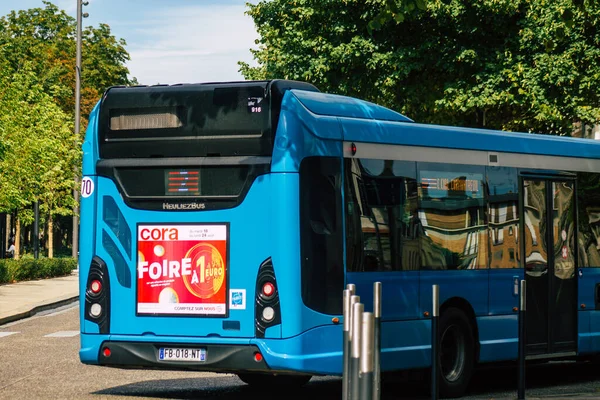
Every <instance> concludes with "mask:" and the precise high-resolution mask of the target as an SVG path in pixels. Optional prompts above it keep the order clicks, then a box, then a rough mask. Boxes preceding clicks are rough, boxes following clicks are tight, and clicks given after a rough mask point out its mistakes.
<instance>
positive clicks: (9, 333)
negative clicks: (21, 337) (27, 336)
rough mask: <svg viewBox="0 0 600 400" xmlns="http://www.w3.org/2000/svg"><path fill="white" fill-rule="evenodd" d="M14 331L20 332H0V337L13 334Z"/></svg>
mask: <svg viewBox="0 0 600 400" xmlns="http://www.w3.org/2000/svg"><path fill="white" fill-rule="evenodd" d="M15 333H21V332H0V338H1V337H5V336H10V335H14V334H15Z"/></svg>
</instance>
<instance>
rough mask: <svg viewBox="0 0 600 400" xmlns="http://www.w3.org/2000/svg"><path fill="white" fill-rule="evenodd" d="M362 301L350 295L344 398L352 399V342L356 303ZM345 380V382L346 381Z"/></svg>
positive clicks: (358, 297) (346, 399) (343, 383)
mask: <svg viewBox="0 0 600 400" xmlns="http://www.w3.org/2000/svg"><path fill="white" fill-rule="evenodd" d="M359 303H360V296H355V295H351V296H350V306H349V307H348V344H347V346H348V347H347V348H344V350H345V351H346V355H344V358H347V359H348V370H347V371H346V372H347V374H346V379H344V378H343V377H342V385H345V393H346V398H345V399H344V400H350V399H351V398H352V393H351V390H352V361H351V360H352V342H353V340H352V339H353V336H354V330H353V326H354V322H353V321H354V305H355V304H359ZM345 325H346V321H345V320H344V326H345ZM344 381H345V382H344ZM343 395H344V388H342V396H343Z"/></svg>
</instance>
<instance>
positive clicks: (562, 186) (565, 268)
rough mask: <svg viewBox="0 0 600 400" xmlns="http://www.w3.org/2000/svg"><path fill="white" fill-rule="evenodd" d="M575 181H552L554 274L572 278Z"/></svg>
mask: <svg viewBox="0 0 600 400" xmlns="http://www.w3.org/2000/svg"><path fill="white" fill-rule="evenodd" d="M573 186H574V183H573V182H552V193H553V204H552V220H553V223H552V229H553V237H554V276H556V277H557V278H559V279H571V278H573V277H574V276H575V255H574V254H573V252H572V251H571V249H574V248H575V246H574V239H575V220H574V215H575V212H574V211H575V210H574V209H573V206H574V204H573Z"/></svg>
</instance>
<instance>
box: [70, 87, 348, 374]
mask: <svg viewBox="0 0 600 400" xmlns="http://www.w3.org/2000/svg"><path fill="white" fill-rule="evenodd" d="M290 88H296V89H300V90H309V91H316V89H315V88H314V87H313V86H311V85H308V84H303V83H299V82H290V81H266V82H241V83H227V84H193V85H173V86H151V87H129V88H125V87H115V88H111V89H109V90H108V91H107V92H106V93H105V94H104V96H103V98H102V100H101V101H100V102H99V104H98V105H97V107H96V108H95V109H94V111H93V112H92V115H91V117H90V125H89V128H88V130H87V133H86V139H85V142H84V145H83V151H84V159H83V179H82V201H81V243H80V293H81V298H80V301H81V302H80V304H81V350H80V358H81V361H82V362H83V363H86V364H95V365H104V366H112V367H120V368H163V369H189V370H205V371H217V372H219V371H222V372H234V373H239V374H240V376H241V377H245V378H246V379H245V380H247V381H251V380H252V377H253V376H257V375H255V374H254V375H253V374H252V373H256V372H258V373H306V374H309V373H331V372H336V371H335V370H336V369H337V368H338V367H337V365H334V364H333V361H331V357H329V358H327V360H329V362H328V363H325V364H322V363H321V364H320V363H319V358H318V357H317V358H314V357H312V358H311V356H310V354H320V353H324V352H325V349H331V348H332V347H333V346H332V344H331V343H323V340H322V339H323V337H324V336H323V334H322V331H321V330H320V329H319V326H322V325H325V324H328V325H330V326H331V320H332V318H331V315H326V314H324V313H320V312H316V311H314V310H311V309H310V308H308V307H306V306H305V305H304V304H303V301H302V298H303V293H302V288H301V283H300V282H301V279H302V277H301V267H300V262H301V261H300V258H301V254H300V253H301V249H300V247H301V245H300V242H301V240H300V236H301V232H300V222H299V219H300V217H299V210H300V204H299V203H300V189H299V187H300V179H301V178H300V173H299V171H298V169H297V168H296V167H297V166H296V167H294V168H296V172H293V171H292V172H289V173H286V172H278V173H273V172H272V171H271V161H272V160H271V157H272V153H273V148H274V146H277V145H276V144H275V142H276V129H277V126H278V122H279V114H280V107H281V99H282V97H283V95H284V94H285V92H286V90H287V89H290ZM279 129H286V127H281V124H280V127H279ZM294 168H292V170H293V169H294ZM309 172H310V171H309ZM340 251H341V250H340ZM342 280H343V276H341V277H340V284H342ZM340 294H341V290H340ZM304 297H306V296H304ZM336 306H337V304H336ZM313 328H314V329H313ZM336 328H339V327H336ZM337 331H339V332H341V328H339V329H338V330H336V332H337ZM327 332H331V330H328V331H327ZM328 336H329V334H328ZM337 336H338V337H339V336H341V334H340V335H337ZM335 347H337V343H336V344H335ZM340 348H341V347H340ZM307 354H308V355H307ZM338 359H339V358H335V360H336V362H337V360H338ZM258 376H260V375H258ZM294 377H295V378H297V376H294ZM300 378H301V379H304V376H300ZM243 379H244V378H243Z"/></svg>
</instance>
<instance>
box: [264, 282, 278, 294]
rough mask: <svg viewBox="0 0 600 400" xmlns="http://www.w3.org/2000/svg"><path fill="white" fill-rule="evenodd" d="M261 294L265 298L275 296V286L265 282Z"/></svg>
mask: <svg viewBox="0 0 600 400" xmlns="http://www.w3.org/2000/svg"><path fill="white" fill-rule="evenodd" d="M262 292H263V294H264V295H265V297H271V296H273V294H275V285H273V284H272V283H271V282H265V284H264V285H263V287H262Z"/></svg>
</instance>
